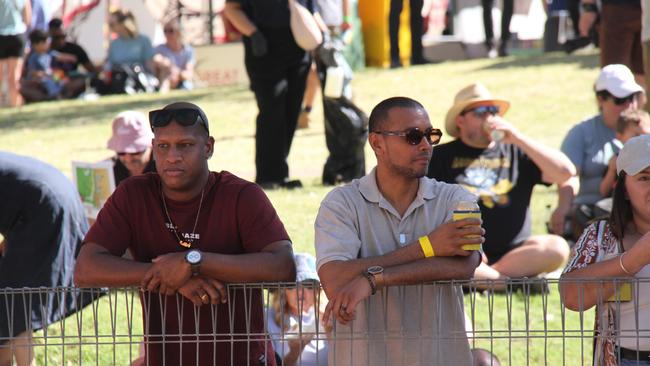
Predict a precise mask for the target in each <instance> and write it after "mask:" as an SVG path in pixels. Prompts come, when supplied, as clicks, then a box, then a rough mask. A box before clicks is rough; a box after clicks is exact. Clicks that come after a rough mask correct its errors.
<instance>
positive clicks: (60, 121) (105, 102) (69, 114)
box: [0, 86, 252, 131]
mask: <svg viewBox="0 0 650 366" xmlns="http://www.w3.org/2000/svg"><path fill="white" fill-rule="evenodd" d="M226 98H227V100H228V101H229V102H235V103H238V102H245V101H249V100H250V99H251V98H252V96H251V94H250V92H249V91H248V89H247V88H246V87H245V86H235V87H222V88H205V89H198V90H193V91H190V92H172V93H169V94H137V95H112V96H106V97H101V98H100V99H98V100H97V101H92V102H90V101H83V100H67V101H56V102H43V103H35V104H29V105H26V106H24V107H22V108H18V109H7V110H0V131H1V130H8V129H14V128H39V129H46V128H56V127H61V126H75V125H84V124H94V123H101V124H104V123H109V122H110V121H111V120H112V118H113V117H114V116H115V115H116V114H118V113H119V112H121V111H123V110H150V109H156V108H161V107H162V106H164V105H166V104H169V103H173V102H176V101H189V102H192V103H195V104H198V105H199V106H201V104H202V103H207V102H214V101H218V100H225V99H226Z"/></svg>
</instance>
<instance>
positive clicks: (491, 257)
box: [485, 240, 525, 266]
mask: <svg viewBox="0 0 650 366" xmlns="http://www.w3.org/2000/svg"><path fill="white" fill-rule="evenodd" d="M524 242H525V240H524V241H520V242H519V243H514V244H510V245H509V246H508V250H506V251H505V252H502V253H497V252H494V253H492V252H490V253H488V252H485V255H486V256H487V257H488V264H489V265H490V266H491V265H493V264H494V263H496V262H498V261H499V260H500V259H501V258H503V256H504V255H506V254H508V252H510V251H511V250H513V249H517V248H519V247H520V246H522V245H524Z"/></svg>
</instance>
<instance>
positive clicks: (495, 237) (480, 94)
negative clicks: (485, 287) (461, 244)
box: [428, 83, 575, 291]
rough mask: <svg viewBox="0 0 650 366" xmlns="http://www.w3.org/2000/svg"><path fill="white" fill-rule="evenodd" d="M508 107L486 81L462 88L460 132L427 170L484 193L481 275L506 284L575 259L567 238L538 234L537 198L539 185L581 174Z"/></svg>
mask: <svg viewBox="0 0 650 366" xmlns="http://www.w3.org/2000/svg"><path fill="white" fill-rule="evenodd" d="M509 107H510V102H508V101H507V100H504V99H503V98H498V97H493V96H492V94H491V93H490V92H489V91H488V89H487V88H486V87H485V86H483V85H482V84H479V83H477V84H472V85H469V86H467V87H465V88H463V89H461V90H460V91H459V92H458V94H456V97H455V99H454V104H453V105H452V106H451V108H449V111H448V112H447V117H446V123H445V127H446V130H447V133H448V134H449V135H451V136H452V137H455V138H456V139H455V140H454V141H451V142H448V143H446V144H442V145H440V146H437V147H435V148H434V149H433V156H432V158H431V164H430V165H429V173H428V175H429V177H431V178H434V179H436V180H439V181H441V182H447V183H456V184H460V185H462V186H463V187H465V188H467V189H468V190H469V191H470V192H473V193H475V194H477V195H478V196H479V206H480V208H481V217H482V219H483V228H485V244H484V245H483V250H484V253H485V257H484V260H483V263H481V265H480V266H479V267H478V268H477V269H476V272H475V273H474V278H475V279H478V280H489V281H495V280H498V282H497V283H494V285H493V286H494V287H492V286H490V287H492V288H493V289H498V290H503V289H505V286H506V284H505V281H502V280H505V279H508V278H522V277H532V276H537V275H539V274H541V273H548V272H553V271H555V270H556V269H558V268H559V267H560V266H561V265H562V264H564V263H565V262H566V260H567V259H568V257H569V247H568V245H567V243H566V241H565V240H564V239H563V238H562V237H560V236H557V235H532V232H531V231H532V229H531V226H532V218H531V213H530V199H531V195H532V193H533V188H534V187H535V185H537V184H545V185H549V184H551V183H560V182H562V181H564V180H566V179H568V178H569V177H570V176H571V175H572V174H574V173H575V168H574V167H573V165H572V164H571V162H570V161H569V159H568V158H567V157H566V156H565V155H564V154H562V153H561V152H559V151H557V150H556V149H551V148H549V147H546V146H544V145H542V144H540V143H539V142H537V141H535V140H533V139H531V138H530V137H528V136H526V135H524V134H523V133H521V131H519V130H518V129H517V128H516V127H515V126H514V125H513V124H511V123H510V122H508V121H506V120H505V119H504V118H503V115H504V114H505V113H506V111H508V109H509ZM535 290H536V291H538V290H545V288H544V287H543V286H539V287H535Z"/></svg>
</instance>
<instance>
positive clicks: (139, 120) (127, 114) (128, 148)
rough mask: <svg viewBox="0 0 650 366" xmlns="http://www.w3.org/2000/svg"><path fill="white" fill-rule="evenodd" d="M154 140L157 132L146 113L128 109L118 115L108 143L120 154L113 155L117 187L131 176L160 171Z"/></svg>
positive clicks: (110, 147)
mask: <svg viewBox="0 0 650 366" xmlns="http://www.w3.org/2000/svg"><path fill="white" fill-rule="evenodd" d="M151 139H153V133H152V132H151V129H150V128H149V123H148V121H147V117H146V116H145V115H144V114H142V113H140V112H136V111H124V112H120V114H118V115H117V116H116V117H115V119H114V120H113V135H112V136H111V138H110V140H108V144H107V145H108V148H109V149H111V150H113V151H115V154H116V156H115V157H113V158H111V160H112V161H113V175H114V177H115V185H116V186H117V185H119V184H120V183H121V182H122V181H123V180H125V179H126V178H128V177H131V176H134V175H140V174H144V173H149V172H155V171H156V162H155V161H154V159H153V154H152V152H151Z"/></svg>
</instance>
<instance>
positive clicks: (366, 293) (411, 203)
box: [315, 97, 484, 366]
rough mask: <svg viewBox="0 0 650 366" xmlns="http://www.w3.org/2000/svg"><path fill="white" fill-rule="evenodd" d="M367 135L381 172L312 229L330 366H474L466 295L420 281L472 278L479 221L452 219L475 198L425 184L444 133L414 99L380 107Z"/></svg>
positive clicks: (335, 197) (326, 209)
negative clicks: (328, 324) (469, 247)
mask: <svg viewBox="0 0 650 366" xmlns="http://www.w3.org/2000/svg"><path fill="white" fill-rule="evenodd" d="M369 128H370V132H371V133H370V136H369V138H368V140H369V142H370V145H371V146H372V149H373V151H374V152H375V155H376V157H377V167H376V168H375V169H373V170H372V171H371V172H370V173H369V174H368V175H366V176H365V177H363V178H361V179H359V180H354V181H353V182H351V183H349V184H347V185H345V186H342V187H338V188H336V189H334V190H333V191H332V192H330V193H329V194H328V195H327V197H326V198H325V199H324V200H323V202H322V203H321V207H320V210H319V212H318V217H317V218H316V223H315V229H316V254H317V260H318V261H317V265H318V274H319V276H320V278H321V281H322V284H323V287H324V289H325V292H326V294H327V297H328V299H329V303H328V305H327V308H326V310H325V316H324V320H325V321H329V320H333V323H334V330H333V332H334V339H333V340H332V341H331V342H330V347H331V348H330V353H329V361H330V365H337V366H338V365H470V364H471V363H472V357H471V354H470V350H469V346H468V342H467V338H466V334H465V327H464V318H463V296H462V291H461V289H460V288H459V286H452V285H450V284H436V285H423V283H425V282H430V281H434V280H452V279H469V278H471V277H472V275H473V274H474V269H475V268H476V266H477V265H478V264H479V263H480V255H479V253H477V252H471V251H466V250H463V249H461V246H462V245H465V244H479V243H482V242H483V234H484V230H483V229H482V228H481V227H480V223H481V221H480V220H479V219H464V220H460V221H455V222H454V221H452V220H451V217H452V211H453V209H454V207H455V206H456V204H457V203H458V202H459V201H466V200H471V201H475V200H476V197H475V196H474V195H472V194H470V193H469V192H467V191H466V190H464V189H463V188H462V187H460V186H458V185H452V184H446V183H441V182H437V181H435V180H432V179H429V178H426V177H425V173H426V172H427V167H428V165H429V160H430V159H431V151H432V145H434V144H436V143H438V141H439V140H440V137H441V135H442V133H441V132H440V130H438V129H433V128H432V127H431V122H430V121H429V117H428V115H427V112H426V111H425V109H424V107H423V106H422V105H421V104H420V103H418V102H417V101H415V100H412V99H409V98H405V97H395V98H390V99H387V100H384V101H382V102H381V103H379V104H378V105H377V106H376V107H375V108H374V109H373V111H372V113H371V114H370V121H369ZM468 235H471V236H473V237H468ZM405 285H414V286H405Z"/></svg>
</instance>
